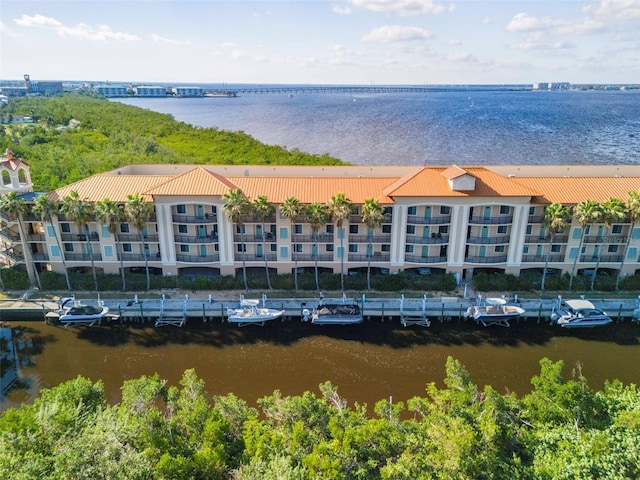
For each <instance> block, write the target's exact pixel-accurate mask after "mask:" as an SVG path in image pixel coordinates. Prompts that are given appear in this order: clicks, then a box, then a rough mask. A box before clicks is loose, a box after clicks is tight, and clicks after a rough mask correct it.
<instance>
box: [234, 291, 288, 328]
mask: <svg viewBox="0 0 640 480" xmlns="http://www.w3.org/2000/svg"><path fill="white" fill-rule="evenodd" d="M263 303H264V302H263ZM258 305H260V301H259V300H254V299H244V298H242V299H241V300H240V306H239V307H238V308H227V320H228V321H229V322H230V323H236V324H238V325H239V326H241V327H242V326H244V325H250V324H260V325H264V322H267V321H269V320H275V319H277V318H280V317H282V315H283V314H284V310H277V309H275V308H267V307H265V306H264V305H263V306H262V307H259V306H258Z"/></svg>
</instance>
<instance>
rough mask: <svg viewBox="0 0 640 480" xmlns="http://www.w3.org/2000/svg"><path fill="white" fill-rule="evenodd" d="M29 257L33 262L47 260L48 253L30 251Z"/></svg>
mask: <svg viewBox="0 0 640 480" xmlns="http://www.w3.org/2000/svg"><path fill="white" fill-rule="evenodd" d="M31 258H32V259H33V261H34V262H48V261H49V254H47V253H32V254H31Z"/></svg>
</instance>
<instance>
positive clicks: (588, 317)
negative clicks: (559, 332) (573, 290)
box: [550, 299, 612, 328]
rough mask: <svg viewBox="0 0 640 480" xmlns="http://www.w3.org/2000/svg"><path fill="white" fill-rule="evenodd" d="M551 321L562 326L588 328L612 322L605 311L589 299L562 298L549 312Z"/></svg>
mask: <svg viewBox="0 0 640 480" xmlns="http://www.w3.org/2000/svg"><path fill="white" fill-rule="evenodd" d="M550 318H551V322H552V323H555V324H556V325H560V326H561V327H564V328H590V327H599V326H602V325H608V324H610V323H611V322H612V320H611V317H609V315H607V312H605V311H604V310H601V309H599V308H596V307H595V305H593V303H591V302H590V301H589V300H584V299H579V300H564V301H562V302H560V304H559V305H558V307H557V308H554V309H553V312H551V317H550Z"/></svg>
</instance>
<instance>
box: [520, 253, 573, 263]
mask: <svg viewBox="0 0 640 480" xmlns="http://www.w3.org/2000/svg"><path fill="white" fill-rule="evenodd" d="M546 261H547V256H546V255H523V256H522V263H543V262H546ZM549 262H550V263H562V262H564V255H551V256H550V257H549Z"/></svg>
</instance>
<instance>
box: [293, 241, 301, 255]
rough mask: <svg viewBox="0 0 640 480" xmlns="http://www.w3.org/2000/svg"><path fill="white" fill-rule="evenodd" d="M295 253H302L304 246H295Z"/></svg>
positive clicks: (297, 244) (299, 244)
mask: <svg viewBox="0 0 640 480" xmlns="http://www.w3.org/2000/svg"><path fill="white" fill-rule="evenodd" d="M293 251H294V252H296V253H302V244H301V243H296V244H295V245H294V246H293Z"/></svg>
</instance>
